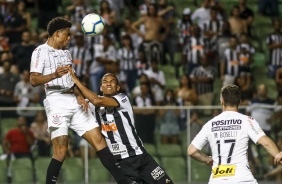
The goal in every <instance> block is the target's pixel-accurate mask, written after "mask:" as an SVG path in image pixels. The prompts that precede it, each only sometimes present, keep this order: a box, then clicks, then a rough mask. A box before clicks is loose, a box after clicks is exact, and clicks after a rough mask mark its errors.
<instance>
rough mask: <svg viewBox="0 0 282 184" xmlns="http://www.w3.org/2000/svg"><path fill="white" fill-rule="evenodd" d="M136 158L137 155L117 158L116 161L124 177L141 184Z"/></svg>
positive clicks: (137, 157)
mask: <svg viewBox="0 0 282 184" xmlns="http://www.w3.org/2000/svg"><path fill="white" fill-rule="evenodd" d="M138 159H139V156H135V157H129V158H125V159H122V160H119V161H118V162H119V164H120V167H121V168H122V171H123V173H124V176H125V177H128V178H130V179H131V180H133V181H135V183H136V184H143V181H142V180H141V179H140V177H139V173H138V161H139V160H138Z"/></svg>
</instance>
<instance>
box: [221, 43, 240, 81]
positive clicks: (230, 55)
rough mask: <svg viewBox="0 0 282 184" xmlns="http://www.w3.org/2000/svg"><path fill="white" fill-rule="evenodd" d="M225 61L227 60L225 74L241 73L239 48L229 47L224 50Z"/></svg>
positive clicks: (236, 74)
mask: <svg viewBox="0 0 282 184" xmlns="http://www.w3.org/2000/svg"><path fill="white" fill-rule="evenodd" d="M224 62H225V74H228V75H231V76H235V77H236V76H238V75H239V57H238V52H237V50H236V49H235V50H231V49H230V48H227V49H226V50H225V51H224Z"/></svg>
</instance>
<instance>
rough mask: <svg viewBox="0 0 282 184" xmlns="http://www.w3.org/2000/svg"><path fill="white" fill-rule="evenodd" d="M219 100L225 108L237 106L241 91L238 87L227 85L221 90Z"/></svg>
mask: <svg viewBox="0 0 282 184" xmlns="http://www.w3.org/2000/svg"><path fill="white" fill-rule="evenodd" d="M221 98H222V99H223V101H224V104H225V106H233V107H234V106H238V105H239V104H240V100H241V91H240V89H239V87H238V86H236V85H233V84H228V85H226V86H224V87H223V88H222V89H221Z"/></svg>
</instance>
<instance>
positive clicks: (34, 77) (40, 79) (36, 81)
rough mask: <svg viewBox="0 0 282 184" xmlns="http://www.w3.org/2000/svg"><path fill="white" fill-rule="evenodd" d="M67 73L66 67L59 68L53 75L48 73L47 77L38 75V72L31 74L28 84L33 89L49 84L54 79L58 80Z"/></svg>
mask: <svg viewBox="0 0 282 184" xmlns="http://www.w3.org/2000/svg"><path fill="white" fill-rule="evenodd" d="M67 73H68V67H67V66H60V67H58V68H57V69H56V71H55V72H54V73H50V74H48V75H42V74H41V73H38V72H31V74H30V83H31V85H32V86H33V87H34V86H39V85H42V84H45V83H47V82H50V81H52V80H54V79H56V78H60V77H62V76H63V75H65V74H67Z"/></svg>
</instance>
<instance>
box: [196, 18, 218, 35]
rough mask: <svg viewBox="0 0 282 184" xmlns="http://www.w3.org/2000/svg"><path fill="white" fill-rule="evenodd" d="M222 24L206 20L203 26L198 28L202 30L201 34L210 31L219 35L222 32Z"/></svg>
mask: <svg viewBox="0 0 282 184" xmlns="http://www.w3.org/2000/svg"><path fill="white" fill-rule="evenodd" d="M222 26H223V22H222V21H220V20H216V21H213V20H208V21H205V22H204V23H203V25H200V28H201V29H202V31H203V33H205V32H207V31H212V32H216V33H219V32H220V31H221V30H222Z"/></svg>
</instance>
